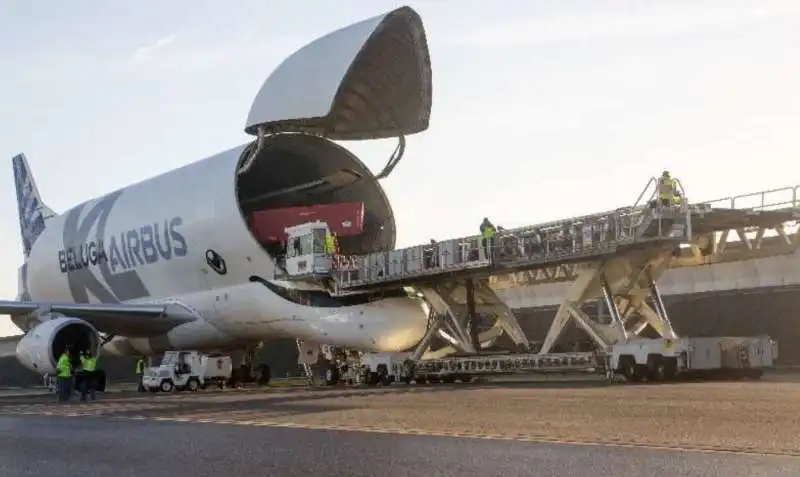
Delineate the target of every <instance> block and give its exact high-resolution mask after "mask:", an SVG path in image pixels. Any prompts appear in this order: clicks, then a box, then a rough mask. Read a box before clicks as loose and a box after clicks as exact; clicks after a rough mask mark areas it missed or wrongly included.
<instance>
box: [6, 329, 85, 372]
mask: <svg viewBox="0 0 800 477" xmlns="http://www.w3.org/2000/svg"><path fill="white" fill-rule="evenodd" d="M50 316H51V319H49V320H47V321H44V322H42V323H40V324H38V325H36V326H34V327H33V328H32V329H31V330H30V331H29V332H28V333H27V334H26V335H25V336H23V337H22V339H21V340H20V341H19V343H17V359H18V360H19V362H20V363H22V364H23V365H24V366H25V367H26V368H28V369H30V370H31V371H34V372H37V373H40V374H45V373H46V374H51V375H52V374H56V363H57V360H58V357H59V356H61V353H63V352H64V348H66V347H67V345H72V348H73V350H75V351H84V350H87V351H90V352H91V353H92V354H94V355H95V356H96V353H97V345H98V343H99V335H98V333H97V330H95V329H94V327H93V326H92V325H90V324H89V323H87V322H85V321H83V320H81V319H78V318H72V317H68V316H58V315H55V316H53V315H50Z"/></svg>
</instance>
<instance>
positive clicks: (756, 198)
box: [693, 185, 800, 210]
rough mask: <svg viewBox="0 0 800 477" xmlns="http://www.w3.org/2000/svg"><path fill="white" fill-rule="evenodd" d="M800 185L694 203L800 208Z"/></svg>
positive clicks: (750, 208) (714, 206) (712, 205)
mask: <svg viewBox="0 0 800 477" xmlns="http://www.w3.org/2000/svg"><path fill="white" fill-rule="evenodd" d="M799 191H800V185H796V186H789V187H780V188H778V189H769V190H764V191H759V192H752V193H749V194H741V195H736V196H729V197H723V198H721V199H715V200H709V201H705V202H699V203H697V204H693V205H695V206H705V207H708V208H719V209H740V210H782V209H795V208H800V202H799V201H798V192H799Z"/></svg>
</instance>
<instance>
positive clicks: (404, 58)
mask: <svg viewBox="0 0 800 477" xmlns="http://www.w3.org/2000/svg"><path fill="white" fill-rule="evenodd" d="M431 96H432V79H431V60H430V53H429V51H428V42H427V38H426V35H425V28H424V26H423V24H422V19H421V18H420V16H419V14H417V12H415V11H414V10H413V9H411V8H410V7H401V8H397V9H395V10H392V11H391V12H389V13H386V14H383V15H378V16H375V17H372V18H369V19H367V20H363V21H361V22H358V23H354V24H352V25H350V26H347V27H344V28H341V29H339V30H336V31H334V32H332V33H329V34H328V35H325V36H323V37H321V38H318V39H317V40H315V41H313V42H311V43H309V44H308V45H306V46H304V47H303V48H301V49H299V50H297V51H296V52H295V53H294V54H292V55H291V56H289V57H288V58H287V59H286V60H284V61H283V63H281V64H280V65H279V66H278V67H277V68H276V69H275V71H273V72H272V74H271V75H270V76H269V77H268V78H267V80H266V81H265V82H264V84H263V85H262V86H261V89H260V90H259V91H258V94H257V95H256V97H255V99H254V100H253V104H252V106H251V107H250V113H249V114H248V116H247V123H246V124H245V132H247V133H248V134H251V135H255V136H257V137H258V146H257V147H256V149H255V152H254V154H253V156H255V154H257V152H258V151H259V150H260V149H261V146H262V144H263V140H264V138H265V137H266V136H268V135H270V134H276V133H287V132H298V133H307V134H314V135H320V136H324V137H327V138H328V139H331V140H365V139H381V138H390V137H397V138H399V140H400V144H399V145H398V148H397V149H396V150H395V153H394V154H393V155H392V157H391V158H390V160H389V163H388V164H387V166H386V168H385V169H384V171H383V172H381V173H379V174H378V175H377V177H378V178H382V177H386V176H387V175H388V173H389V172H391V169H392V168H394V166H395V165H396V164H397V162H398V161H399V159H400V157H401V156H402V153H403V149H404V145H405V139H404V137H405V136H407V135H411V134H416V133H418V132H422V131H425V130H426V129H427V128H428V124H429V121H430V113H431Z"/></svg>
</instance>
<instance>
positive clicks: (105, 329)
mask: <svg viewBox="0 0 800 477" xmlns="http://www.w3.org/2000/svg"><path fill="white" fill-rule="evenodd" d="M37 310H38V311H40V312H45V313H46V312H50V313H61V314H63V315H65V316H71V317H75V318H80V319H82V320H84V321H86V322H88V323H90V324H91V325H92V326H94V327H95V328H96V329H97V331H99V332H101V333H107V334H112V335H119V336H125V337H138V336H154V335H159V334H162V333H166V332H167V331H169V330H171V329H172V328H175V327H176V326H178V325H181V324H183V323H188V322H190V321H194V320H196V319H197V318H198V317H197V315H195V314H194V313H192V312H190V311H189V310H187V309H186V308H184V307H182V306H180V305H178V304H175V303H166V304H165V303H161V304H127V303H47V302H35V301H6V300H0V315H24V314H27V313H32V312H35V311H37Z"/></svg>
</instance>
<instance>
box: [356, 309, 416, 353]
mask: <svg viewBox="0 0 800 477" xmlns="http://www.w3.org/2000/svg"><path fill="white" fill-rule="evenodd" d="M371 308H373V309H374V310H375V316H376V318H378V320H375V321H372V320H370V321H372V322H371V323H370V322H367V323H366V325H365V326H366V327H367V328H368V331H372V333H368V334H369V335H371V337H372V341H373V345H372V347H374V348H375V350H376V351H380V352H394V351H404V350H407V349H409V348H411V347H413V346H414V345H416V344H417V343H419V342H420V340H422V337H423V336H424V335H425V331H426V330H427V328H428V315H427V313H426V312H425V309H424V308H423V304H422V302H420V301H419V300H414V299H411V298H387V299H384V300H380V301H377V302H373V304H372V306H371ZM369 328H372V329H371V330H369Z"/></svg>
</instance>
